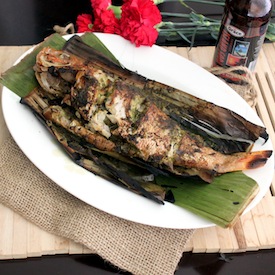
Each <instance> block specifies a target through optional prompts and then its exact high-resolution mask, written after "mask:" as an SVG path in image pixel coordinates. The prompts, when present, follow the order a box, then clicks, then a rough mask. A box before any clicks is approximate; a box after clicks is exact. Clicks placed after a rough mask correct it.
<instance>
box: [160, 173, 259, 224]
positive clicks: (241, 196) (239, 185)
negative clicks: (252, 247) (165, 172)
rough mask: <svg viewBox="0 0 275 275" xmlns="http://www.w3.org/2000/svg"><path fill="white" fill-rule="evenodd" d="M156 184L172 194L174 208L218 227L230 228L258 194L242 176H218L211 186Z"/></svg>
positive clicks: (194, 182)
mask: <svg viewBox="0 0 275 275" xmlns="http://www.w3.org/2000/svg"><path fill="white" fill-rule="evenodd" d="M157 184H159V185H160V186H161V187H165V188H167V189H168V190H171V191H172V193H173V195H174V199H175V204H176V205H178V206H180V207H183V208H185V209H188V210H190V211H191V212H193V213H195V214H197V215H199V216H202V217H204V218H206V219H208V220H211V221H212V222H214V223H215V224H217V225H219V226H221V227H228V226H231V225H233V224H234V223H235V222H236V219H238V217H239V216H240V215H241V213H242V212H243V211H244V209H245V208H246V206H247V205H248V204H249V203H250V202H251V198H254V196H255V194H256V193H257V192H258V190H259V186H258V185H257V183H256V182H255V181H254V180H252V179H251V178H249V177H247V176H246V175H245V174H244V173H242V172H234V173H228V174H224V175H221V176H220V177H216V178H215V179H214V181H213V182H212V183H211V184H205V183H203V182H202V181H201V180H200V179H198V178H186V179H184V180H183V179H180V178H177V177H169V178H167V177H164V176H158V177H157Z"/></svg>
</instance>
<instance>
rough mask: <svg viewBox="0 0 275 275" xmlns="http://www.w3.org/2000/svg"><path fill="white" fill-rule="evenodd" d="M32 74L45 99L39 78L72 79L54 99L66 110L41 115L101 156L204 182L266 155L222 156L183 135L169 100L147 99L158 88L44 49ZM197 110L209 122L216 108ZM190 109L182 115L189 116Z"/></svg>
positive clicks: (194, 137)
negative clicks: (132, 160)
mask: <svg viewBox="0 0 275 275" xmlns="http://www.w3.org/2000/svg"><path fill="white" fill-rule="evenodd" d="M55 64H56V69H55V70H54V69H53V68H52V67H53V66H55ZM35 70H36V71H37V73H36V75H37V77H38V79H39V78H40V81H42V82H43V83H44V82H45V83H46V85H44V86H43V88H44V89H46V91H47V92H49V93H51V89H50V88H49V86H51V84H50V83H49V79H48V77H46V78H44V77H45V75H44V72H46V73H47V74H51V75H53V72H56V73H58V74H59V76H58V77H59V78H62V74H61V73H60V72H63V73H64V72H74V73H75V82H74V83H71V84H73V85H71V88H70V91H69V92H68V90H66V91H65V96H63V95H64V94H63V93H64V91H61V92H60V94H59V96H61V97H62V96H63V101H62V102H63V103H65V104H67V105H69V106H70V107H68V108H67V107H66V108H65V107H62V106H50V107H48V108H46V109H45V110H44V111H43V115H44V117H45V118H46V119H47V120H51V121H53V122H54V123H56V124H57V125H60V126H62V127H64V128H66V129H67V130H69V131H70V132H71V133H73V134H75V135H78V136H81V137H83V138H84V139H85V140H86V141H87V142H90V143H91V144H93V145H94V146H96V147H97V148H99V149H100V150H103V151H110V152H119V153H121V154H124V155H128V156H131V157H132V158H136V157H138V158H141V159H142V160H144V161H148V162H150V163H152V164H153V165H154V166H156V167H160V168H164V169H166V170H168V171H170V172H173V173H175V174H179V175H186V174H189V175H199V176H200V177H201V178H203V179H204V180H206V181H209V182H210V181H211V180H212V177H213V176H215V175H218V174H221V173H226V172H231V171H238V170H244V169H251V168H256V167H260V166H262V165H264V163H265V162H266V160H267V158H268V157H269V156H270V155H271V152H270V151H263V152H254V153H246V152H241V153H236V154H231V155H225V154H222V153H220V152H217V151H215V150H214V149H212V148H210V147H209V146H206V143H205V141H204V139H203V138H202V137H201V136H199V135H196V134H194V133H192V132H190V131H188V130H187V129H184V128H183V127H182V125H181V124H179V123H178V121H176V120H175V119H173V118H172V117H171V116H169V112H168V113H167V108H166V107H167V106H168V107H169V104H172V99H171V100H169V98H167V99H168V100H167V101H165V100H164V99H163V98H162V97H164V95H163V94H162V95H161V96H160V97H159V96H158V97H154V96H152V94H154V93H156V91H157V93H158V94H161V92H160V90H161V87H163V85H162V84H158V83H155V86H156V88H153V87H152V85H153V83H154V82H152V81H147V82H143V78H138V77H136V78H130V79H125V78H123V77H122V73H121V72H120V74H115V73H110V72H108V71H107V70H106V68H105V67H104V66H103V67H102V68H99V66H98V64H96V65H94V64H93V63H91V62H88V63H87V62H84V60H82V59H81V58H77V57H76V56H74V55H71V54H70V55H69V54H64V55H63V52H62V51H55V50H53V49H49V48H45V49H44V50H42V51H41V52H40V53H39V54H38V56H37V64H36V66H35ZM126 74H127V73H126ZM46 76H48V75H46ZM66 76H68V75H66ZM53 77H56V76H53ZM63 80H65V79H64V78H63ZM56 87H58V88H62V86H58V85H57V86H56ZM165 87H166V88H165V89H168V90H169V88H167V86H165ZM152 90H153V92H152ZM171 90H173V91H174V89H173V88H171ZM147 95H150V96H147ZM176 95H177V96H180V94H178V93H176ZM190 100H191V96H190ZM184 106H185V103H183V106H182V107H184ZM170 107H171V105H170ZM177 107H181V106H177ZM185 107H186V106H185ZM71 108H73V110H74V112H75V114H72V112H71V110H72V109H71ZM190 108H191V107H190ZM190 108H189V109H190ZM202 108H204V109H203V110H202V112H204V113H205V117H206V118H207V117H211V119H213V115H215V112H214V114H213V113H211V111H210V110H211V109H212V110H215V109H216V107H215V105H214V104H212V103H209V104H207V103H206V104H203V107H202ZM189 109H188V108H187V112H190V113H191V114H192V112H193V113H194V111H193V109H192V108H191V109H190V110H189ZM197 110H200V108H197ZM196 115H197V117H198V118H199V119H200V118H201V117H200V114H196ZM232 119H233V120H234V116H232ZM225 124H226V123H225ZM223 127H225V126H223Z"/></svg>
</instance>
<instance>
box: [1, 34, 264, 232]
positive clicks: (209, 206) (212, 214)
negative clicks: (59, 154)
mask: <svg viewBox="0 0 275 275" xmlns="http://www.w3.org/2000/svg"><path fill="white" fill-rule="evenodd" d="M95 38H96V36H95V35H93V34H87V35H85V36H84V41H86V43H88V44H90V43H92V41H93V40H94V39H95ZM64 44H66V41H65V40H64V39H63V38H62V37H61V36H60V35H57V34H55V35H52V36H50V37H49V38H47V39H46V40H45V41H43V42H42V43H41V44H39V45H38V46H37V47H36V48H35V49H34V51H33V52H31V53H30V54H29V55H27V56H26V57H25V58H24V59H23V60H22V61H21V62H19V64H18V65H16V66H14V67H12V68H11V69H9V70H8V71H6V72H5V73H4V74H2V76H1V78H0V83H2V84H3V85H5V86H6V87H8V88H9V89H10V90H11V91H13V92H14V93H16V94H17V95H18V96H20V97H25V96H26V95H28V94H29V93H30V92H31V91H32V90H33V89H34V88H35V87H37V86H38V83H37V81H36V79H35V76H34V71H33V69H32V68H33V66H34V64H35V57H36V54H37V52H38V51H39V50H40V49H41V48H43V47H45V46H52V47H54V48H56V49H61V48H63V46H64ZM95 44H96V45H97V47H98V48H97V49H99V50H100V44H102V43H101V42H100V41H98V38H96V39H95ZM102 48H103V51H104V55H106V56H107V57H108V58H109V59H112V58H114V57H113V55H112V54H111V53H110V52H109V51H108V49H106V47H105V46H103V47H102ZM113 62H114V63H115V64H116V65H119V63H117V62H116V61H115V60H114V59H113ZM80 165H81V164H80ZM155 179H156V183H157V184H158V185H160V186H161V187H162V188H165V189H166V190H167V192H168V193H169V192H172V193H173V196H174V199H175V202H174V203H175V204H176V205H178V206H180V207H183V208H185V209H188V210H190V211H191V212H193V213H195V214H197V215H199V216H201V217H204V218H206V219H208V220H209V221H211V222H213V223H216V224H217V225H219V226H221V227H228V226H231V225H232V224H234V222H235V221H236V219H237V218H238V217H239V215H240V214H241V213H242V212H243V210H244V209H245V207H246V206H247V204H248V203H249V202H250V201H251V200H252V199H253V198H254V196H255V194H256V192H257V191H258V188H259V187H258V185H257V183H256V182H255V181H254V180H253V179H251V178H249V177H247V176H246V175H245V174H244V173H242V172H234V173H228V174H225V175H222V176H220V177H217V178H215V180H214V181H213V183H211V184H207V183H205V182H204V181H202V180H201V179H198V178H178V177H176V176H169V177H168V176H164V175H156V177H155Z"/></svg>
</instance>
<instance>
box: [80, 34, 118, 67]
mask: <svg viewBox="0 0 275 275" xmlns="http://www.w3.org/2000/svg"><path fill="white" fill-rule="evenodd" d="M81 39H82V41H83V42H84V43H85V44H87V45H89V46H90V47H92V48H94V49H96V50H97V51H99V52H101V53H102V54H103V55H105V56H106V57H108V58H109V59H111V60H112V61H113V62H114V63H116V64H117V65H119V66H121V65H120V63H119V61H118V60H117V59H116V58H115V56H114V55H113V54H112V53H111V51H109V49H108V48H107V47H106V46H105V45H104V44H103V43H102V42H101V41H100V39H99V38H98V37H97V36H96V35H95V34H94V33H92V32H87V33H85V34H84V35H82V36H81Z"/></svg>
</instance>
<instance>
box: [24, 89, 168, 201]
mask: <svg viewBox="0 0 275 275" xmlns="http://www.w3.org/2000/svg"><path fill="white" fill-rule="evenodd" d="M21 103H22V104H25V105H28V106H29V107H30V108H31V109H32V110H33V112H34V113H35V115H36V116H37V117H38V119H39V120H40V121H41V122H42V123H43V124H44V125H45V126H46V127H47V129H48V130H49V132H50V133H51V134H52V135H53V136H54V137H55V138H56V140H57V141H58V142H59V143H60V144H61V145H62V146H63V148H64V149H65V151H66V152H67V153H68V155H69V156H70V157H71V158H72V159H73V160H74V161H75V162H76V163H77V164H78V165H80V166H82V167H83V168H85V169H87V170H89V171H90V172H93V173H94V174H95V175H99V176H101V177H103V178H105V179H107V180H109V181H111V182H113V183H115V184H117V185H119V186H123V187H127V188H129V189H130V190H132V191H134V192H135V193H137V194H140V195H142V196H144V197H146V198H148V199H151V200H153V201H155V202H157V203H160V204H163V203H164V202H163V201H164V200H166V201H167V200H169V201H171V202H172V201H173V196H172V194H171V193H168V194H167V196H166V190H165V188H162V187H161V186H159V185H157V184H155V183H154V181H155V175H154V174H152V173H151V171H152V169H150V170H151V171H150V170H149V169H148V167H149V165H148V166H144V165H143V163H141V162H136V163H135V161H133V160H131V159H127V158H125V157H122V156H120V155H119V154H110V152H106V151H99V150H98V148H96V147H93V146H91V144H90V143H88V142H86V141H85V140H83V139H81V138H80V137H78V136H76V135H74V134H72V133H70V132H68V131H67V130H66V129H65V128H64V127H60V126H57V125H55V124H54V123H52V122H51V121H48V120H46V119H45V117H44V115H43V112H44V110H45V109H47V108H49V104H51V103H55V104H56V103H57V100H56V99H54V100H53V98H52V96H51V95H50V94H49V93H47V92H45V91H44V90H43V89H41V88H37V89H35V90H34V91H33V92H32V93H30V94H29V95H28V96H27V97H25V98H22V99H21ZM149 168H150V167H149ZM153 171H154V172H156V171H157V172H159V171H158V170H157V169H154V170H153Z"/></svg>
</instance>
